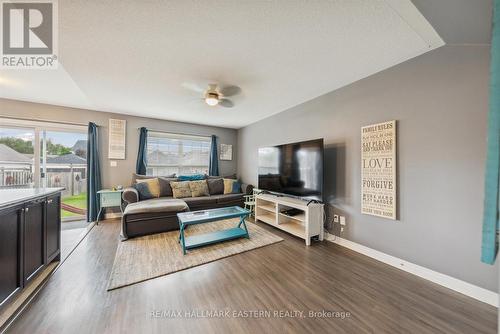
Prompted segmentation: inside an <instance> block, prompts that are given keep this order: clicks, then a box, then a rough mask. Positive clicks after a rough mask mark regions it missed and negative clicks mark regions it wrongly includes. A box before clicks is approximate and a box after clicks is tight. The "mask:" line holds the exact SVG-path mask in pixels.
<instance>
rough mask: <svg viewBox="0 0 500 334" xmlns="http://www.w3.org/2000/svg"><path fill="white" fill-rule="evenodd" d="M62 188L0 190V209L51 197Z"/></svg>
mask: <svg viewBox="0 0 500 334" xmlns="http://www.w3.org/2000/svg"><path fill="white" fill-rule="evenodd" d="M63 190H64V188H22V189H2V190H0V209H2V208H4V207H7V206H10V205H12V204H17V203H22V202H26V201H30V200H32V199H36V198H39V197H44V196H48V195H52V194H55V193H58V192H61V191H63Z"/></svg>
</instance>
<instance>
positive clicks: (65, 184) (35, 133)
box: [0, 118, 87, 221]
mask: <svg viewBox="0 0 500 334" xmlns="http://www.w3.org/2000/svg"><path fill="white" fill-rule="evenodd" d="M86 178H87V128H86V127H85V126H77V125H67V124H57V123H48V122H37V121H24V120H12V119H2V118H0V189H13V188H33V187H38V186H40V187H62V188H64V189H65V190H64V191H63V194H62V211H61V217H62V218H63V221H68V220H83V219H85V215H86V209H87V208H86V206H87V189H86V187H87V180H86Z"/></svg>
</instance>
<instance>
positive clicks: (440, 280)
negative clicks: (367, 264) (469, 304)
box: [325, 233, 498, 307]
mask: <svg viewBox="0 0 500 334" xmlns="http://www.w3.org/2000/svg"><path fill="white" fill-rule="evenodd" d="M325 239H326V240H328V241H331V242H333V243H336V244H337V245H340V246H343V247H346V248H349V249H351V250H353V251H355V252H358V253H361V254H363V255H366V256H368V257H371V258H373V259H375V260H378V261H380V262H383V263H385V264H388V265H390V266H393V267H395V268H398V269H401V270H404V271H406V272H409V273H411V274H413V275H416V276H419V277H422V278H424V279H426V280H429V281H431V282H434V283H436V284H439V285H442V286H444V287H446V288H448V289H452V290H454V291H457V292H460V293H461V294H464V295H466V296H469V297H472V298H474V299H477V300H479V301H482V302H484V303H487V304H490V305H493V306H495V307H498V293H496V292H493V291H490V290H487V289H484V288H481V287H479V286H476V285H473V284H470V283H467V282H465V281H462V280H459V279H457V278H454V277H451V276H448V275H445V274H441V273H439V272H437V271H434V270H431V269H428V268H425V267H422V266H419V265H417V264H414V263H411V262H408V261H405V260H402V259H399V258H397V257H394V256H392V255H388V254H385V253H382V252H379V251H377V250H375V249H372V248H369V247H366V246H363V245H360V244H357V243H355V242H352V241H349V240H347V239H342V238H340V237H336V236H334V235H332V234H330V233H325Z"/></svg>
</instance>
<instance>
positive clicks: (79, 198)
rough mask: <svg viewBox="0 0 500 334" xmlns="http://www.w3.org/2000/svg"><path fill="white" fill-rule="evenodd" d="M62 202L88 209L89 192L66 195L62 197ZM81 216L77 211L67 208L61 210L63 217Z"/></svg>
mask: <svg viewBox="0 0 500 334" xmlns="http://www.w3.org/2000/svg"><path fill="white" fill-rule="evenodd" d="M62 202H63V203H65V204H68V205H71V206H74V207H77V208H80V209H86V208H87V193H81V194H79V195H75V196H71V197H66V198H63V199H62ZM75 216H79V215H78V214H76V213H73V212H69V211H66V210H61V217H62V218H65V217H75Z"/></svg>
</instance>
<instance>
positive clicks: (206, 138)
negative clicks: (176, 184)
mask: <svg viewBox="0 0 500 334" xmlns="http://www.w3.org/2000/svg"><path fill="white" fill-rule="evenodd" d="M149 137H157V138H158V137H160V138H168V139H178V140H183V139H184V140H196V141H201V142H208V143H209V144H210V143H211V140H212V138H211V137H210V136H201V135H188V134H179V133H172V132H160V131H153V130H148V139H149ZM147 145H149V140H148V144H147ZM182 147H183V146H182V145H180V146H179V150H180V151H179V154H182ZM147 151H148V147H146V154H147ZM209 155H210V152H209ZM146 163H147V165H146V174H147V170H148V168H154V167H160V168H161V167H175V168H177V169H178V171H179V173H180V171H181V168H182V167H206V169H207V170H208V168H209V161H207V164H206V165H184V164H182V162H180V163H179V164H169V165H163V164H149V163H148V162H146ZM179 173H176V174H177V175H179Z"/></svg>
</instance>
